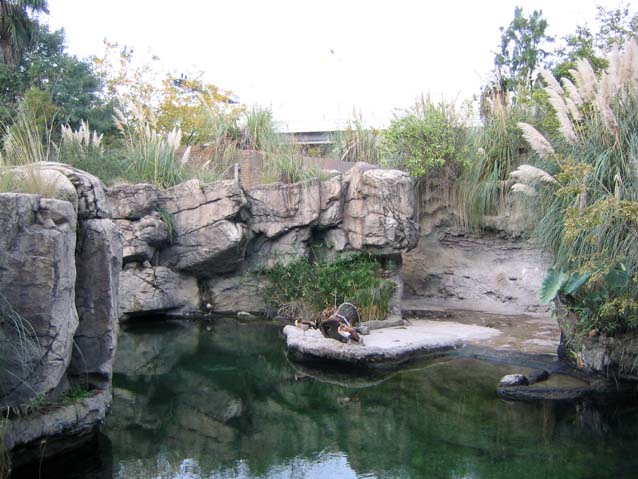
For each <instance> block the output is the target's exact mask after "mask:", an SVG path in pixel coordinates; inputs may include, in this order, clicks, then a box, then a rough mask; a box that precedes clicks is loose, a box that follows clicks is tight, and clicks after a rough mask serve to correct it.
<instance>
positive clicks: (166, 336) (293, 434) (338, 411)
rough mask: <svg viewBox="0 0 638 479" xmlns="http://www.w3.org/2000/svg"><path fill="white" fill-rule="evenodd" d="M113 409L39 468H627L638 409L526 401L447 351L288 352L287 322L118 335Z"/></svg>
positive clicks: (142, 474) (176, 473) (519, 472)
mask: <svg viewBox="0 0 638 479" xmlns="http://www.w3.org/2000/svg"><path fill="white" fill-rule="evenodd" d="M115 368H116V373H115V376H114V399H113V410H112V414H111V415H110V416H109V417H108V418H107V421H106V423H105V426H104V427H103V429H102V433H101V434H100V436H99V438H98V440H97V446H96V445H95V443H93V444H91V446H90V448H87V449H86V450H85V451H83V452H82V451H81V452H80V454H76V455H75V456H67V457H65V458H62V459H61V460H59V461H57V467H58V470H57V472H56V471H55V470H54V469H53V465H51V466H48V465H46V464H45V465H44V466H45V467H44V468H43V470H42V477H43V478H54V477H56V478H57V477H60V478H62V477H64V478H95V479H98V478H100V479H103V478H109V479H110V478H118V479H119V478H122V479H132V478H140V479H142V478H144V479H147V478H148V479H150V478H162V479H163V478H179V479H199V478H207V479H209V478H220V479H221V478H260V479H261V478H264V479H266V478H277V479H279V478H281V479H284V478H291V479H292V478H473V479H474V478H490V479H493V478H516V479H524V478H554V477H555V478H561V479H565V478H570V479H573V478H603V477H610V478H611V477H613V478H622V477H637V475H638V473H637V472H636V471H638V454H636V452H635V451H636V450H637V447H638V408H631V407H627V406H624V407H622V408H620V407H608V408H607V409H605V410H600V409H593V408H592V407H590V406H584V405H579V406H576V405H562V406H557V405H555V404H548V403H546V404H541V403H535V404H523V403H511V402H505V401H502V400H500V399H498V398H497V396H496V393H495V385H496V383H497V382H498V380H499V378H500V377H502V376H503V375H504V374H508V373H511V372H518V371H520V370H521V368H520V367H516V366H509V365H504V364H496V363H492V362H486V361H480V360H476V359H470V358H466V357H460V356H458V355H455V356H447V357H440V358H438V359H434V360H429V361H423V362H419V363H415V364H411V365H409V366H407V367H406V368H404V369H402V370H400V371H394V372H390V373H384V374H376V375H369V374H368V375H361V374H350V373H349V372H347V371H343V370H340V369H338V368H337V369H334V370H309V369H305V368H301V367H300V366H298V365H295V364H292V363H290V362H289V361H288V360H287V358H286V356H285V352H284V341H283V338H282V336H281V325H278V324H273V323H269V322H261V321H260V322H253V323H246V324H242V323H239V322H237V321H234V320H231V319H218V320H215V321H214V322H211V323H199V322H186V321H184V322H155V323H151V324H145V325H140V326H136V327H129V328H127V329H124V330H122V331H121V335H120V341H119V345H118V352H117V359H116V367H115Z"/></svg>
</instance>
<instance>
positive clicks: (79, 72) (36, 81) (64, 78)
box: [0, 25, 114, 132]
mask: <svg viewBox="0 0 638 479" xmlns="http://www.w3.org/2000/svg"><path fill="white" fill-rule="evenodd" d="M0 85H2V88H1V89H0V122H2V123H3V124H5V125H8V124H11V123H12V122H13V119H14V117H15V116H16V114H17V112H18V110H19V108H20V104H21V103H22V101H23V99H25V97H27V96H28V95H29V93H28V92H29V91H32V92H39V93H35V94H36V95H39V96H40V99H39V101H40V102H42V101H45V102H46V110H50V109H51V108H52V109H54V110H55V117H53V116H52V115H51V114H50V111H47V114H48V119H49V120H52V119H53V118H55V120H56V121H57V122H59V123H58V124H62V123H68V124H70V125H71V126H72V127H74V128H75V127H78V126H79V123H80V120H86V121H89V122H90V123H91V125H92V126H93V127H94V128H97V129H98V130H99V131H100V132H109V131H110V132H114V128H113V124H112V122H111V115H112V108H111V106H110V105H109V104H108V103H103V101H102V99H101V97H100V94H99V93H100V89H101V86H102V84H101V81H100V79H99V78H98V77H97V75H96V73H95V72H94V71H93V67H92V66H91V64H89V63H87V62H84V61H81V60H78V59H77V58H75V57H74V56H71V55H69V54H67V53H66V52H65V46H64V32H63V31H61V30H60V31H56V32H50V31H49V29H48V27H47V26H46V25H37V28H36V31H35V32H34V33H33V40H32V42H31V43H30V45H29V47H28V48H27V49H26V50H25V52H24V55H23V56H22V58H21V60H20V62H19V64H17V65H13V64H6V63H2V62H0ZM31 95H34V93H31ZM38 111H40V112H41V111H43V109H42V108H38ZM55 129H56V130H57V125H56V128H55Z"/></svg>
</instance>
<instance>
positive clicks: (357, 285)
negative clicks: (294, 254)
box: [261, 254, 394, 321]
mask: <svg viewBox="0 0 638 479" xmlns="http://www.w3.org/2000/svg"><path fill="white" fill-rule="evenodd" d="M261 274H262V275H264V276H265V277H266V279H267V281H266V287H265V289H264V298H266V300H267V301H268V302H269V304H271V305H272V306H274V307H275V308H277V309H278V310H279V312H280V314H281V313H283V315H287V316H290V317H306V318H315V317H317V316H318V315H319V314H320V313H321V311H323V310H324V309H325V308H327V307H329V306H338V305H339V304H341V303H343V302H346V301H347V302H351V303H353V304H355V305H357V306H358V307H359V309H360V311H361V316H362V319H363V320H364V321H367V320H370V319H383V318H384V317H385V316H386V314H387V312H388V308H389V302H390V298H391V296H392V293H393V291H394V283H392V282H391V281H389V280H387V279H385V278H384V277H383V271H382V268H381V265H380V264H379V263H378V261H376V260H375V259H374V258H373V257H371V256H369V255H367V254H343V255H341V256H339V257H338V258H337V259H336V260H334V261H317V262H314V263H313V262H311V261H310V260H308V259H305V258H304V259H299V260H296V261H293V262H289V263H280V264H277V265H275V266H273V267H272V268H270V269H268V270H265V271H263V272H262V273H261Z"/></svg>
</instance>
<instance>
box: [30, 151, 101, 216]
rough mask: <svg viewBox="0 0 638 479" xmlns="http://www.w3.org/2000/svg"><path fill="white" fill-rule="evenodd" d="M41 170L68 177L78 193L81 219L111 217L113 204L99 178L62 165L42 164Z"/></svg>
mask: <svg viewBox="0 0 638 479" xmlns="http://www.w3.org/2000/svg"><path fill="white" fill-rule="evenodd" d="M40 169H41V170H42V171H43V172H46V171H57V172H59V173H62V174H63V175H64V176H66V177H67V179H68V180H69V181H70V182H71V184H72V185H73V186H74V188H75V191H76V193H77V205H78V208H77V209H78V217H79V218H80V219H90V218H110V217H111V204H110V202H109V200H108V197H107V195H106V190H105V188H104V185H103V184H102V181H100V179H99V178H98V177H96V176H93V175H91V174H90V173H87V172H86V171H82V170H78V169H77V168H73V167H72V166H69V165H64V164H62V163H54V162H42V163H40ZM72 202H73V203H75V202H74V201H72Z"/></svg>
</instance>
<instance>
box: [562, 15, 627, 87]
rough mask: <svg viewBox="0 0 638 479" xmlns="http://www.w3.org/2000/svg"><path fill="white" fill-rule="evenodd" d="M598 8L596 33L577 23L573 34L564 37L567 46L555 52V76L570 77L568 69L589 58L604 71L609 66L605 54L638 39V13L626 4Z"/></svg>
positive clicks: (599, 69)
mask: <svg viewBox="0 0 638 479" xmlns="http://www.w3.org/2000/svg"><path fill="white" fill-rule="evenodd" d="M596 8H597V10H598V12H597V14H596V20H597V22H598V24H599V25H598V32H596V33H593V32H592V29H591V28H590V27H589V26H588V25H584V26H583V25H578V26H577V27H576V31H575V32H574V33H572V34H570V35H567V36H566V37H564V38H563V40H564V42H565V45H564V46H562V47H560V48H558V49H557V50H556V51H555V52H554V53H553V56H554V57H555V59H554V63H555V66H554V67H553V73H554V75H555V76H556V77H558V78H561V77H564V76H570V73H569V71H570V70H573V69H575V68H576V63H577V62H578V60H581V59H584V60H587V61H588V62H589V64H590V65H591V66H592V68H593V69H594V71H595V72H597V73H598V72H601V71H602V70H604V69H606V68H607V67H608V66H609V62H608V61H607V59H606V58H605V56H606V55H607V54H608V53H610V52H611V50H613V49H614V48H616V47H622V46H623V45H624V43H625V42H626V41H627V40H629V39H631V38H633V39H636V38H638V13H634V14H633V15H630V13H629V8H628V7H627V6H624V7H620V8H616V9H612V10H607V9H605V8H604V7H602V6H598V7H596Z"/></svg>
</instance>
